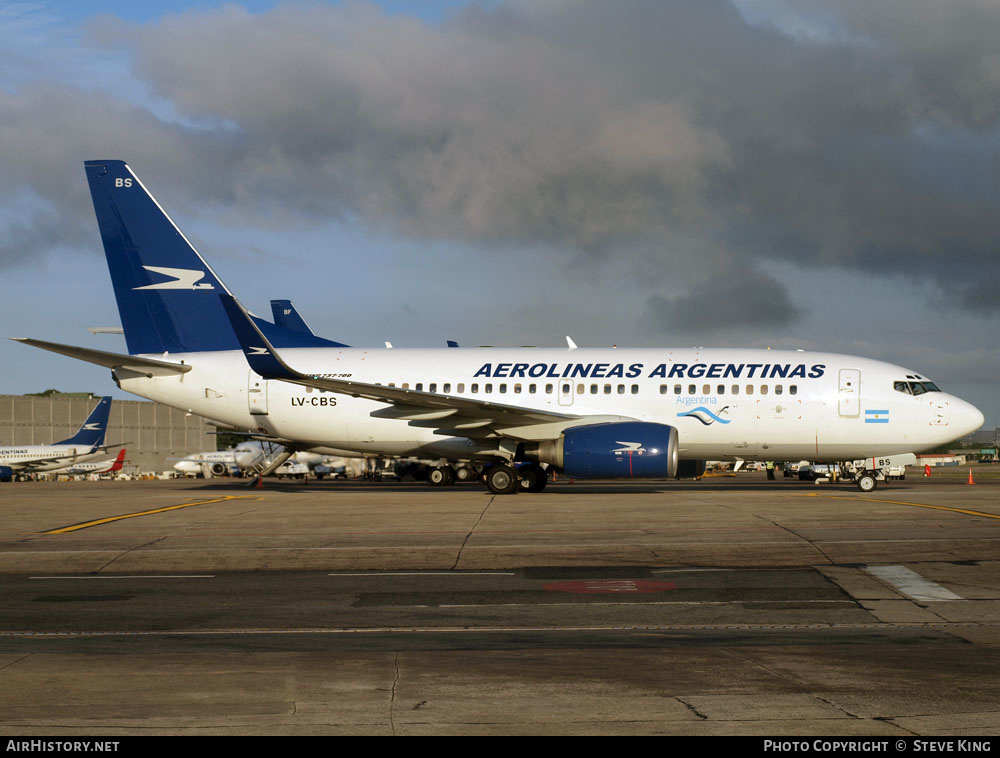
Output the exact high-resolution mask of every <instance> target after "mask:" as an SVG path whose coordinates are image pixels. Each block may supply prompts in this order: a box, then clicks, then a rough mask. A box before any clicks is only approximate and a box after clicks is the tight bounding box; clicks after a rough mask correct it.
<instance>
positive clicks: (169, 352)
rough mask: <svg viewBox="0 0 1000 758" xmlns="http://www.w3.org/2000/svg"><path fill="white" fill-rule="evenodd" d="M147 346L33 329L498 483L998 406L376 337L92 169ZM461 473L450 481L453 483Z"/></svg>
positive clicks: (692, 352)
mask: <svg viewBox="0 0 1000 758" xmlns="http://www.w3.org/2000/svg"><path fill="white" fill-rule="evenodd" d="M85 167H86V172H87V178H88V181H89V183H90V190H91V194H92V197H93V200H94V208H95V211H96V214H97V221H98V226H99V227H100V230H101V237H102V239H103V242H104V248H105V253H106V255H107V260H108V266H109V269H110V272H111V278H112V282H113V284H114V289H115V295H116V298H117V300H118V309H119V313H120V315H121V319H122V326H123V327H124V329H125V339H126V342H127V344H128V350H129V353H130V354H129V355H118V354H114V353H108V352H103V351H96V350H90V349H86V348H79V347H72V346H68V345H59V344H54V343H49V342H42V341H39V340H34V339H22V340H21V341H23V342H27V343H28V344H31V345H35V346H37V347H41V348H44V349H47V350H52V351H55V352H58V353H62V354H65V355H69V356H72V357H74V358H78V359H81V360H84V361H89V362H92V363H96V364H98V365H103V366H107V367H108V368H110V369H111V370H112V376H113V377H114V379H115V381H116V383H117V384H118V386H119V387H120V388H122V389H124V390H126V391H128V392H132V393H134V394H136V395H140V396H142V397H147V398H151V399H153V400H157V401H159V402H161V403H166V404H167V405H171V406H174V407H176V408H181V409H184V410H186V411H189V412H191V413H196V414H198V415H201V416H204V417H206V418H209V419H214V420H216V421H218V422H220V423H222V424H225V425H227V426H229V427H231V428H233V429H237V430H241V431H246V432H250V433H256V434H260V435H265V436H267V437H269V438H271V439H274V440H276V441H278V442H282V443H285V444H287V445H290V446H292V447H294V448H297V449H312V450H316V451H318V452H327V453H330V454H333V455H352V454H357V453H363V454H376V455H389V456H416V457H420V458H432V459H435V460H436V461H438V462H439V471H441V472H443V475H444V478H445V480H447V479H449V477H448V476H447V472H448V471H450V470H451V467H450V465H449V463H450V462H452V461H459V460H475V461H480V462H486V463H487V464H488V468H487V469H486V474H485V478H486V483H487V486H488V487H489V489H490V490H491V491H492V492H494V493H498V494H499V493H503V494H509V493H514V492H517V491H519V490H525V491H538V490H540V489H542V488H543V487H544V486H545V483H546V481H547V477H548V472H549V471H551V470H557V471H561V472H565V473H566V474H567V475H569V476H574V477H586V476H593V477H631V478H640V477H675V476H679V475H694V474H697V473H698V472H699V471H701V470H703V467H704V461H705V460H706V459H713V460H736V459H741V460H747V461H754V460H800V459H808V460H812V461H848V460H853V459H862V458H867V459H872V460H873V467H868V468H865V469H864V470H862V471H860V472H858V474H857V475H856V477H855V481H856V482H857V485H858V486H859V487H860V488H861V489H862V490H864V491H870V490H872V489H874V488H875V486H876V482H877V481H879V480H880V479H882V478H883V477H884V474H882V473H881V471H882V469H881V468H879V467H878V466H879V465H880V464H879V463H878V461H880V460H884V459H886V458H888V457H889V456H891V455H893V454H896V453H911V452H916V451H920V450H924V449H927V448H931V447H935V446H937V445H940V444H942V443H945V442H948V441H950V440H953V439H956V438H958V437H961V436H963V435H965V434H968V433H970V432H972V431H973V430H975V429H977V428H979V427H980V426H981V425H982V423H983V415H982V413H980V412H979V410H977V409H976V408H975V407H973V406H972V405H970V404H969V403H966V402H965V401H963V400H961V399H959V398H958V397H955V396H953V395H949V394H947V393H945V392H942V391H940V390H939V389H938V388H937V386H936V385H934V384H933V383H932V382H931V381H930V380H929V379H927V378H926V377H924V376H922V375H920V374H918V373H916V372H914V371H912V370H910V369H906V368H901V367H899V366H893V365H890V364H887V363H883V362H881V361H875V360H870V359H866V358H857V357H853V356H847V355H835V354H831V353H807V352H802V351H781V350H749V349H702V348H692V349H679V348H652V349H621V348H618V349H602V350H594V349H583V348H580V349H573V348H575V345H572V344H571V345H570V348H569V349H539V348H520V349H505V348H441V349H399V348H396V349H391V350H388V349H362V348H350V347H347V346H346V345H342V344H339V343H336V342H330V341H328V340H323V339H321V338H319V337H316V336H314V335H312V334H307V333H305V332H301V331H296V330H289V329H284V328H282V327H281V326H278V325H274V324H271V323H269V322H267V321H265V320H263V319H260V318H257V317H256V316H252V315H250V314H248V313H247V312H246V311H245V310H244V309H243V308H242V306H241V305H240V304H239V303H238V302H237V301H236V300H235V298H234V297H233V296H232V294H231V293H230V292H229V290H228V289H227V288H226V286H225V285H224V284H223V283H222V281H221V280H220V279H219V278H218V277H217V276H216V275H215V273H214V272H213V271H212V269H211V268H210V267H209V265H208V264H207V263H206V262H205V260H204V259H203V258H202V257H201V255H200V254H199V253H198V252H197V251H196V250H195V249H194V247H193V246H192V245H191V244H190V243H189V242H188V241H187V239H186V238H185V237H184V235H183V234H182V233H181V231H180V230H179V229H178V228H177V227H176V226H175V225H174V223H173V221H172V220H171V219H170V218H169V217H168V216H167V215H166V214H165V213H164V211H163V210H162V209H161V208H160V206H159V204H158V203H157V202H156V201H155V200H154V199H153V197H152V196H151V195H150V194H149V193H148V192H147V190H146V188H145V187H144V186H143V185H142V183H141V182H140V181H139V179H138V177H137V176H136V175H135V174H134V173H133V172H132V170H131V169H130V168H129V167H128V166H127V165H126V164H125V163H124V162H122V161H118V160H104V161H87V162H86V164H85ZM445 483H447V481H446V482H445Z"/></svg>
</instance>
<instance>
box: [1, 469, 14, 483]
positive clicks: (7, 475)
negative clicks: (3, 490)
mask: <svg viewBox="0 0 1000 758" xmlns="http://www.w3.org/2000/svg"><path fill="white" fill-rule="evenodd" d="M13 479H14V469H12V468H11V467H10V466H0V482H9V481H12V480H13Z"/></svg>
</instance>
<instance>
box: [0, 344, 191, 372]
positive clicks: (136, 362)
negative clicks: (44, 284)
mask: <svg viewBox="0 0 1000 758" xmlns="http://www.w3.org/2000/svg"><path fill="white" fill-rule="evenodd" d="M11 339H13V340H14V341H15V342H23V343H24V344H25V345H31V346H32V347H40V348H41V349H42V350H50V351H52V352H53V353H60V354H61V355H68V356H69V357H70V358H76V359H77V360H81V361H86V362H87V363H96V364H97V365H98V366H106V367H107V368H110V369H118V368H122V369H128V370H129V371H135V372H136V373H138V374H145V375H146V376H150V377H152V376H169V375H170V374H184V373H187V372H188V371H190V370H191V366H189V365H187V364H186V363H173V362H171V361H161V360H157V359H156V358H140V357H139V356H137V355H121V354H120V353H109V352H106V351H104V350H91V349H90V348H86V347H76V346H74V345H60V344H59V343H57V342H45V341H43V340H33V339H29V338H27V337H12V338H11Z"/></svg>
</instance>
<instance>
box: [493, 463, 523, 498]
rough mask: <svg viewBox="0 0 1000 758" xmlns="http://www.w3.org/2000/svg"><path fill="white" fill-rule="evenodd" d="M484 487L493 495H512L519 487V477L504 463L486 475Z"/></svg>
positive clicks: (494, 467)
mask: <svg viewBox="0 0 1000 758" xmlns="http://www.w3.org/2000/svg"><path fill="white" fill-rule="evenodd" d="M486 486H487V487H488V488H489V490H490V492H492V493H493V494H494V495H513V494H514V493H516V492H517V490H518V489H519V488H520V486H521V477H520V476H518V473H517V472H516V471H515V470H514V469H512V468H511V467H510V466H508V465H507V464H506V463H500V464H497V465H496V466H492V467H490V470H489V471H488V472H487V473H486Z"/></svg>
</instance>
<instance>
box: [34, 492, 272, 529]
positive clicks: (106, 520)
mask: <svg viewBox="0 0 1000 758" xmlns="http://www.w3.org/2000/svg"><path fill="white" fill-rule="evenodd" d="M247 498H256V496H255V495H226V496H225V497H217V498H215V499H213V500H198V501H197V502H194V503H180V504H178V505H166V506H164V507H163V508H154V509H152V510H149V511H138V512H136V513H124V514H122V515H121V516H109V517H108V518H102V519H96V520H95V521H85V522H83V523H82V524H73V525H72V526H62V527H59V528H58V529H50V530H49V531H47V532H39V534H66V533H68V532H76V531H79V530H80V529H89V528H90V527H92V526H101V524H110V523H113V522H115V521H121V520H122V519H127V518H138V517H139V516H152V515H154V514H156V513H166V512H167V511H176V510H180V509H181V508H191V507H193V506H195V505H208V504H209V503H221V502H224V501H226V500H245V499H247Z"/></svg>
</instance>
